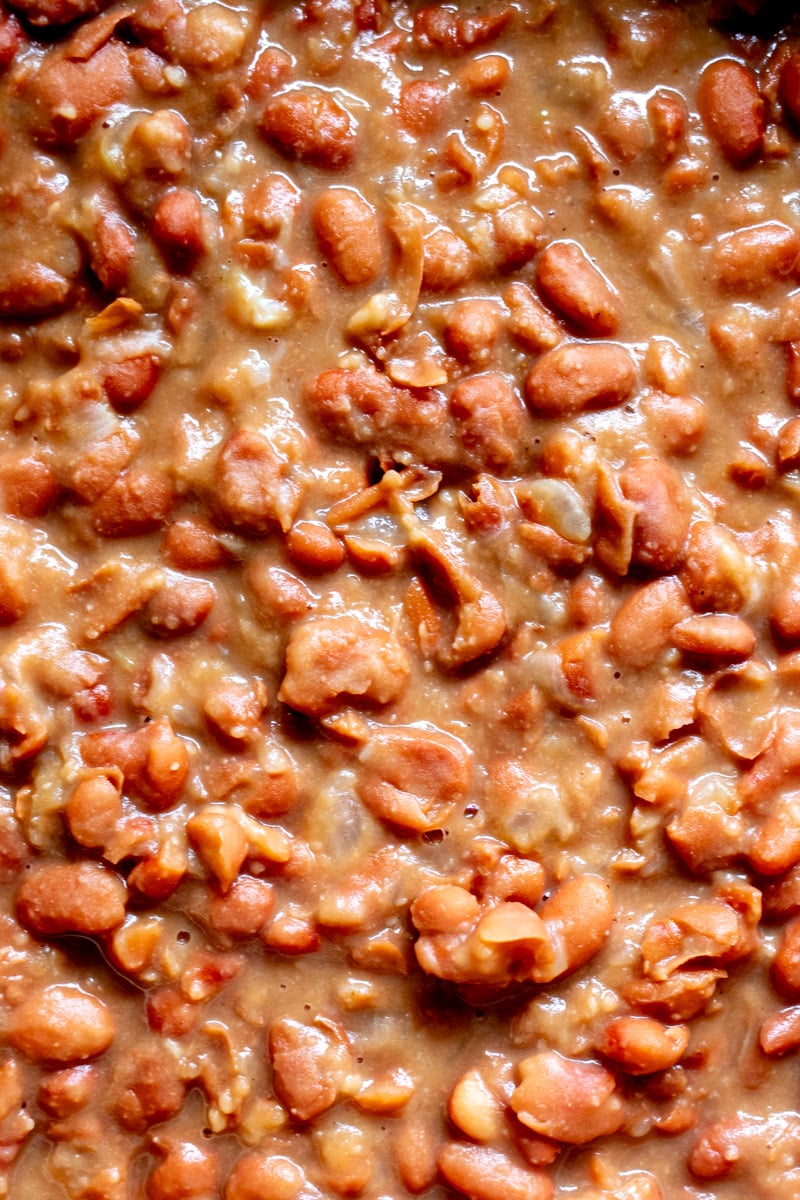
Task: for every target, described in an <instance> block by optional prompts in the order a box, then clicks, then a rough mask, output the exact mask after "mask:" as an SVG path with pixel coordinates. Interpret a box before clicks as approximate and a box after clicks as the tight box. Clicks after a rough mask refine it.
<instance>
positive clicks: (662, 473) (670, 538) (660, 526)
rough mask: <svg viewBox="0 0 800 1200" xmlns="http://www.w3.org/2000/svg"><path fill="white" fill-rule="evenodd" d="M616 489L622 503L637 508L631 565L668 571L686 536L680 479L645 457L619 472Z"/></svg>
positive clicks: (684, 494)
mask: <svg viewBox="0 0 800 1200" xmlns="http://www.w3.org/2000/svg"><path fill="white" fill-rule="evenodd" d="M619 486H620V490H621V491H622V494H623V496H624V497H625V499H626V500H629V501H631V503H632V504H634V505H635V506H636V515H635V517H634V521H633V546H632V548H631V561H632V562H634V563H638V564H639V565H641V566H645V567H651V568H653V569H654V570H657V571H671V570H672V569H673V567H675V565H676V564H677V562H678V560H679V559H680V557H681V554H682V553H683V548H684V546H685V544H686V537H687V534H688V532H689V518H690V508H689V496H688V493H687V490H686V486H685V484H684V482H683V480H682V479H681V477H680V475H678V473H677V472H676V471H674V470H673V469H672V467H669V466H668V465H667V464H666V463H664V462H661V461H660V459H657V458H653V457H651V456H649V455H648V456H646V457H642V458H635V459H633V461H632V462H630V463H628V465H627V466H626V467H625V468H624V470H623V471H621V472H620V476H619Z"/></svg>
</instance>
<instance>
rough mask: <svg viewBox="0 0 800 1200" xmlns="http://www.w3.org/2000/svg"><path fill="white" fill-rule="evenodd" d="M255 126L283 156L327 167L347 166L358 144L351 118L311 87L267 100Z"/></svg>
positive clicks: (329, 98)
mask: <svg viewBox="0 0 800 1200" xmlns="http://www.w3.org/2000/svg"><path fill="white" fill-rule="evenodd" d="M258 128H259V132H260V133H261V134H262V136H263V137H265V138H266V139H267V141H268V142H270V143H271V144H272V145H273V146H275V148H276V149H277V150H279V151H280V152H281V153H282V154H284V155H285V156H286V157H287V158H297V159H299V160H300V162H305V163H309V164H310V165H311V166H315V167H324V168H326V169H328V170H335V169H337V168H339V167H346V166H348V165H349V164H350V163H351V162H352V161H353V159H354V157H355V153H356V149H357V146H358V125H357V123H356V121H355V118H354V117H352V116H351V114H350V113H349V112H348V111H347V110H346V109H345V108H343V107H342V106H341V104H339V103H338V101H336V100H334V99H333V97H332V96H329V95H328V94H327V93H326V92H320V91H317V90H316V89H311V88H307V89H304V90H302V91H300V90H298V91H293V92H285V93H284V94H282V95H280V96H274V97H273V98H272V99H271V100H268V101H267V105H266V107H265V109H264V112H263V113H262V116H261V120H260V121H259V124H258Z"/></svg>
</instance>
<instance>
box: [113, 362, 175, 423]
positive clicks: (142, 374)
mask: <svg viewBox="0 0 800 1200" xmlns="http://www.w3.org/2000/svg"><path fill="white" fill-rule="evenodd" d="M160 374H161V360H160V359H159V357H158V355H156V354H138V355H136V356H135V357H133V358H123V359H121V360H120V361H119V362H113V363H109V364H108V365H107V367H106V369H105V373H104V375H103V387H104V388H105V391H106V395H107V396H108V399H109V402H110V403H111V405H112V406H113V407H114V408H115V409H116V410H117V412H122V413H128V412H132V411H133V410H134V409H135V408H138V407H139V405H140V404H144V402H145V400H147V398H148V397H149V396H150V395H151V394H152V392H153V390H154V388H155V386H156V384H157V383H158V378H159V375H160Z"/></svg>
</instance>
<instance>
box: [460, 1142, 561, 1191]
mask: <svg viewBox="0 0 800 1200" xmlns="http://www.w3.org/2000/svg"><path fill="white" fill-rule="evenodd" d="M437 1162H438V1166H439V1171H440V1173H441V1175H442V1176H443V1178H444V1179H445V1181H446V1182H447V1183H448V1184H449V1185H450V1186H451V1187H453V1188H455V1189H456V1191H457V1192H460V1193H461V1194H462V1196H467V1197H468V1198H469V1200H551V1197H552V1196H553V1184H552V1183H551V1181H550V1179H549V1177H548V1176H547V1175H546V1174H545V1173H544V1171H538V1170H536V1169H535V1168H532V1167H527V1166H521V1165H517V1164H516V1163H515V1162H513V1161H511V1159H509V1158H508V1157H507V1155H505V1154H504V1153H503V1152H502V1151H501V1150H495V1149H494V1148H493V1147H490V1146H476V1145H473V1144H471V1143H469V1142H445V1144H444V1146H442V1148H441V1150H440V1151H439V1157H438V1160H437Z"/></svg>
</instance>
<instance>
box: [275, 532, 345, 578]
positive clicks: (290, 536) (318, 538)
mask: <svg viewBox="0 0 800 1200" xmlns="http://www.w3.org/2000/svg"><path fill="white" fill-rule="evenodd" d="M286 553H287V555H288V556H289V558H290V559H291V560H292V562H293V563H294V564H295V566H297V567H299V568H300V569H301V570H304V571H306V572H308V573H309V574H311V575H325V574H327V572H328V571H335V570H336V568H337V567H340V566H341V565H342V563H343V562H344V554H345V551H344V546H343V545H342V543H341V541H340V540H339V538H337V536H336V534H335V533H334V532H333V530H332V529H330V528H329V527H328V526H327V525H323V524H322V522H321V521H295V523H294V525H293V526H292V528H291V529H290V530H289V532H288V533H287V535H286Z"/></svg>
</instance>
